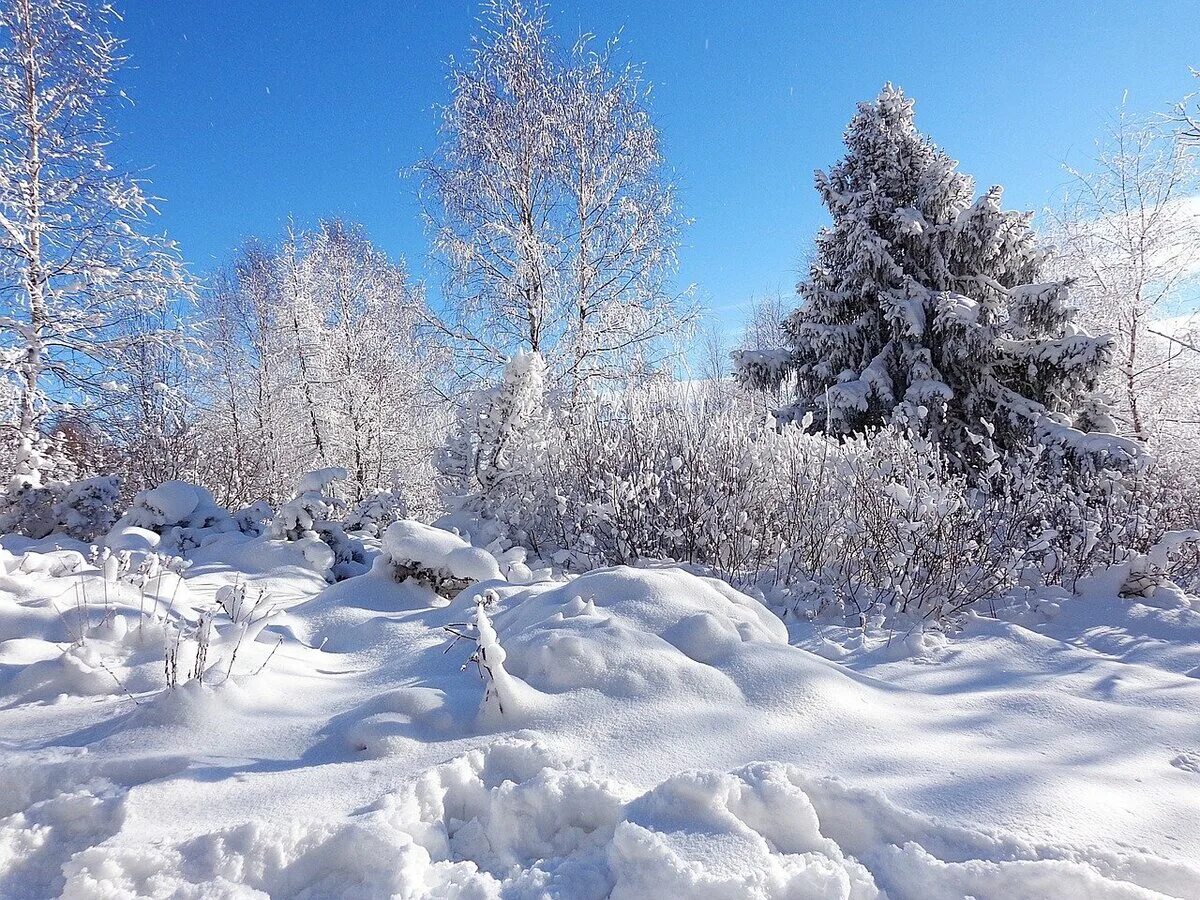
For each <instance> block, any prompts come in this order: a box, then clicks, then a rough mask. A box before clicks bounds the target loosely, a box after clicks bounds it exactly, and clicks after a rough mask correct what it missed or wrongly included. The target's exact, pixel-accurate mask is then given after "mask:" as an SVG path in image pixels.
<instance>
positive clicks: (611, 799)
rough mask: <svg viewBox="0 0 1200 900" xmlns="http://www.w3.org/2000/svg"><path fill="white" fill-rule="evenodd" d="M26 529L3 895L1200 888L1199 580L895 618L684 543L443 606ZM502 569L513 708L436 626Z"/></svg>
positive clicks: (228, 541)
mask: <svg viewBox="0 0 1200 900" xmlns="http://www.w3.org/2000/svg"><path fill="white" fill-rule="evenodd" d="M5 546H6V547H7V550H6V551H0V566H2V567H3V571H0V896H2V897H5V898H20V897H46V896H56V895H60V894H61V895H65V896H70V897H129V896H143V895H150V896H161V897H252V896H263V895H270V896H273V897H294V896H301V897H305V896H306V897H340V896H346V897H380V896H391V895H397V896H402V897H424V896H450V897H499V896H503V897H526V896H530V897H535V896H558V897H572V898H574V897H583V898H592V897H594V898H600V897H608V896H612V897H618V898H620V897H639V898H641V897H653V896H663V897H682V896H687V897H713V898H716V897H730V898H733V897H746V896H757V897H838V896H845V897H875V896H890V897H903V898H907V897H913V898H939V897H946V898H958V897H965V896H974V897H1046V896H1088V897H1137V896H1157V895H1163V894H1165V895H1169V896H1177V897H1200V863H1197V862H1196V861H1197V860H1200V829H1198V828H1197V827H1196V823H1197V822H1200V715H1198V714H1200V600H1196V599H1194V598H1188V597H1185V596H1183V595H1181V594H1179V593H1178V592H1172V591H1160V592H1159V594H1158V595H1157V596H1156V597H1155V598H1152V600H1151V601H1147V602H1133V601H1129V600H1122V599H1117V598H1115V597H1106V596H1104V595H1103V594H1102V593H1093V594H1092V595H1091V596H1087V597H1084V598H1067V597H1064V598H1060V599H1059V600H1058V601H1057V602H1055V603H1050V602H1048V601H1046V600H1045V599H1043V600H1042V601H1041V602H1038V603H1034V602H1031V603H1029V604H1027V605H1025V606H1022V604H1019V603H1018V604H1009V605H1008V606H1006V607H1005V609H1004V610H1002V611H1001V617H1000V618H976V619H973V620H972V621H970V622H969V623H967V625H966V628H965V630H964V631H963V632H962V633H961V634H958V635H955V636H954V637H952V638H943V637H938V638H934V637H931V636H928V635H926V636H924V637H921V638H919V639H918V638H913V637H912V636H906V635H899V634H894V635H891V636H890V640H889V639H888V638H889V636H888V635H886V634H883V633H880V632H875V631H870V632H866V633H855V632H848V631H846V630H845V629H834V628H831V627H828V626H816V625H811V624H808V623H803V622H794V623H790V625H787V626H785V625H784V623H782V622H781V621H780V620H779V619H777V618H776V617H775V616H774V615H773V614H771V613H770V612H768V611H767V610H766V609H765V608H764V607H762V606H761V605H760V604H758V603H757V602H756V601H754V600H751V599H750V598H748V597H746V596H744V595H742V594H739V593H738V592H736V591H734V590H732V589H731V588H729V587H727V586H725V585H723V584H721V583H720V582H716V581H711V580H707V579H701V578H697V577H695V576H693V575H690V574H687V573H686V572H683V571H681V570H679V569H675V568H660V569H642V570H633V569H611V570H604V571H599V572H595V573H591V574H588V575H584V576H582V577H579V578H577V579H574V580H572V581H570V582H568V583H563V582H555V581H544V582H538V583H534V584H531V585H525V586H517V585H509V584H505V583H503V582H500V581H491V582H486V583H484V584H483V585H478V586H475V587H473V588H471V589H468V590H467V591H466V592H465V593H463V594H462V595H460V596H459V597H457V598H456V599H455V600H454V601H453V602H451V603H449V604H447V603H446V602H445V601H443V600H441V599H440V598H438V597H436V595H434V594H433V593H432V592H431V591H430V590H428V589H427V588H424V587H421V586H419V585H416V584H414V583H412V582H408V583H404V584H398V583H396V582H395V581H394V580H392V579H391V578H389V577H388V575H387V574H386V573H385V572H382V571H375V572H372V573H371V574H367V575H362V576H359V577H356V578H351V579H349V580H347V581H343V582H341V583H339V584H337V585H335V586H333V587H329V588H326V587H325V586H324V584H323V582H322V580H321V579H320V578H319V577H318V576H317V575H314V574H313V573H312V572H311V570H310V569H309V568H307V567H306V566H305V561H304V559H303V557H302V556H301V555H300V554H299V553H298V552H297V551H295V550H294V549H292V548H288V547H286V546H284V545H282V544H279V543H276V542H269V541H265V540H262V539H258V540H248V539H245V538H243V537H242V536H240V535H237V536H224V537H221V538H219V539H218V540H217V541H216V542H214V543H213V544H210V545H207V546H205V547H204V548H202V549H201V550H199V551H196V553H195V554H194V560H195V564H194V565H193V567H192V568H191V569H189V570H188V571H187V573H186V577H185V578H184V580H183V583H182V584H177V581H176V579H175V576H173V575H170V574H166V575H161V576H159V577H158V578H157V580H155V579H153V578H152V579H150V580H149V581H148V582H147V583H146V584H143V585H142V586H141V587H138V586H135V585H134V584H131V583H129V581H130V579H129V578H125V579H124V580H122V579H121V578H120V577H119V576H118V577H117V578H116V579H115V580H114V579H110V580H109V581H108V582H107V583H106V582H105V579H104V578H103V577H102V575H101V574H100V573H99V572H98V571H97V570H96V569H95V568H94V567H92V566H90V565H88V564H86V562H85V561H84V560H82V559H80V558H78V557H75V556H73V555H72V553H71V552H69V551H59V552H50V553H47V552H43V551H47V550H49V548H50V545H49V544H46V543H44V544H40V545H30V544H29V543H28V542H25V541H21V540H20V539H15V538H7V539H5ZM75 549H77V550H83V551H84V552H85V553H86V548H82V547H78V546H77V547H76V548H75ZM5 571H6V572H7V573H8V574H3V572H5ZM109 574H110V575H111V574H112V573H111V572H110V573H109ZM134 580H136V579H134ZM231 585H243V586H247V590H245V591H244V599H243V600H242V602H243V603H244V604H245V609H241V610H235V611H234V614H233V615H232V616H230V615H228V614H221V615H224V618H223V619H222V618H221V616H220V615H218V616H217V617H215V618H214V620H213V622H214V624H213V629H214V630H213V645H212V647H211V648H210V651H209V654H210V655H209V658H208V660H207V663H208V675H207V676H206V681H207V682H208V683H207V684H203V685H202V684H199V683H196V682H195V681H191V682H189V681H188V680H187V677H186V676H187V672H188V670H189V668H190V666H191V657H190V656H189V654H190V653H194V650H193V649H191V648H190V646H189V645H188V644H187V643H186V642H183V643H181V644H180V645H179V646H180V660H181V662H180V673H181V674H180V677H179V681H180V684H179V686H178V687H176V688H175V689H173V690H168V689H166V688H165V675H164V652H163V648H164V645H171V646H174V644H173V638H172V635H173V634H174V630H173V623H174V622H176V621H192V622H195V621H197V620H198V618H199V616H200V615H201V613H202V612H203V611H204V610H205V609H207V608H210V607H211V606H212V605H213V603H214V602H215V600H216V598H217V597H218V591H219V590H220V589H221V588H222V586H226V588H228V586H231ZM260 589H261V590H262V591H263V592H264V597H265V599H264V600H263V601H261V603H260V604H259V605H258V606H254V601H255V599H256V598H257V597H258V592H259V590H260ZM486 589H491V590H494V591H495V592H496V594H497V597H498V599H496V601H495V602H494V603H493V604H492V605H491V606H490V607H489V608H488V610H487V614H488V615H489V618H490V621H491V623H492V625H493V626H494V628H495V631H496V633H497V634H498V636H499V641H500V644H501V646H502V647H503V648H504V656H505V658H504V660H503V666H502V668H503V669H504V673H506V675H507V678H506V677H505V674H504V673H502V674H501V675H499V676H498V677H497V680H496V682H495V686H496V689H497V690H498V691H499V698H498V700H499V702H497V698H495V697H493V698H492V699H490V700H485V698H484V695H485V684H484V682H483V681H482V680H481V678H480V675H479V673H478V672H477V670H476V667H475V665H474V664H468V666H467V669H466V671H463V670H462V667H463V665H464V663H467V662H468V657H469V656H470V655H471V652H472V650H473V649H474V645H473V644H472V643H471V642H470V641H466V640H460V641H458V642H456V643H454V644H451V641H450V637H451V636H450V634H449V633H448V632H447V631H446V630H445V629H446V627H447V626H450V627H452V628H456V630H460V631H461V630H462V629H461V628H458V625H459V623H470V622H473V621H474V618H475V615H476V608H475V603H474V600H475V598H476V597H477V596H479V595H480V594H481V592H482V591H484V590H486ZM220 596H221V597H223V598H224V600H225V602H226V605H228V604H229V602H230V597H231V596H232V594H231V593H230V591H229V590H228V589H227V590H226V591H225V592H224V593H223V594H220ZM84 597H86V600H87V604H86V606H87V609H86V610H85V609H84V604H83V603H82V602H81V601H82V598H84ZM1152 604H1153V605H1152ZM272 609H274V610H275V613H274V614H273V615H271V616H268V612H269V611H270V610H272ZM83 616H87V617H88V618H89V619H90V623H91V628H90V629H87V628H85V629H84V632H85V634H86V640H85V641H84V642H82V643H80V642H79V641H78V640H77V638H78V635H79V633H80V624H81V621H82V617H83ZM235 619H236V620H238V621H236V622H235V621H234V620H235ZM789 627H790V634H789ZM260 628H261V631H258V629H260ZM256 632H257V635H256ZM239 636H240V637H241V638H242V641H241V643H240V644H239V643H238V637H239ZM255 638H256V639H255ZM235 647H236V655H233V650H234V648H235ZM491 661H492V663H493V664H495V663H496V662H497V656H496V654H495V652H493V655H492V657H491ZM501 705H503V711H501V709H500V706H501Z"/></svg>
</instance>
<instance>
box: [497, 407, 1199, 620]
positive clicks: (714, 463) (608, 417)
mask: <svg viewBox="0 0 1200 900" xmlns="http://www.w3.org/2000/svg"><path fill="white" fill-rule="evenodd" d="M551 427H552V429H553V434H552V437H551V439H550V440H546V437H545V435H539V436H538V438H537V439H538V446H537V453H538V455H539V457H540V459H541V465H540V466H539V469H538V471H536V472H531V473H528V474H527V475H525V477H523V478H521V479H513V480H509V481H506V482H504V483H501V484H498V485H494V486H493V487H492V489H491V490H490V491H489V492H488V493H487V494H486V495H485V496H484V497H483V499H484V501H486V502H484V503H483V504H482V509H481V512H482V514H483V515H484V516H485V517H486V518H489V519H490V520H491V523H492V524H493V525H499V526H500V527H502V528H503V529H504V531H505V534H506V536H507V538H508V540H509V541H511V542H512V543H515V544H519V545H521V546H524V547H527V548H529V549H530V550H531V551H533V552H534V553H535V554H538V555H540V556H541V557H542V558H543V559H546V560H548V561H552V562H554V563H556V564H557V565H559V566H561V567H562V568H564V569H568V570H570V569H574V570H583V569H589V568H593V567H596V566H600V565H609V564H619V563H638V562H643V561H646V560H659V559H668V560H674V561H677V562H685V563H691V564H695V565H698V566H702V567H704V568H705V569H707V570H709V571H711V572H713V573H714V574H716V575H719V576H720V577H723V578H725V579H726V580H728V581H731V582H732V583H734V584H737V585H739V586H741V587H743V588H757V589H760V590H763V591H764V592H766V593H770V594H771V595H772V596H773V597H774V598H776V599H777V600H778V601H779V602H780V603H781V604H783V605H785V606H786V607H787V608H790V609H793V610H795V611H797V612H803V613H804V614H809V615H811V614H816V613H830V612H832V613H835V614H844V615H846V616H848V617H851V618H854V619H857V618H859V617H860V616H862V615H864V614H866V613H867V612H868V611H870V610H879V609H880V608H883V609H886V610H890V611H893V612H895V613H903V614H906V615H909V616H916V617H925V618H932V619H937V618H941V617H944V616H946V615H950V614H952V613H955V612H958V611H961V610H964V609H966V608H968V607H970V606H972V605H974V604H976V603H979V602H980V601H985V600H988V599H991V598H995V597H997V596H999V595H1001V594H1003V593H1004V592H1005V591H1007V590H1009V589H1010V588H1012V587H1013V586H1014V585H1016V584H1017V583H1018V582H1019V581H1022V580H1024V581H1026V582H1028V581H1029V580H1030V579H1035V580H1037V581H1038V582H1039V583H1056V584H1067V585H1069V586H1073V585H1074V583H1075V582H1076V581H1077V580H1078V579H1079V578H1080V577H1082V576H1083V575H1086V574H1089V573H1091V572H1093V571H1096V569H1097V568H1098V567H1101V566H1105V565H1112V564H1117V563H1121V562H1123V561H1125V560H1127V559H1129V558H1130V557H1131V555H1133V554H1136V553H1144V552H1146V551H1147V550H1148V549H1149V547H1151V546H1152V545H1153V544H1154V542H1155V541H1156V540H1157V539H1158V538H1160V537H1161V536H1162V535H1163V534H1164V533H1165V532H1166V531H1168V530H1170V529H1171V528H1172V527H1179V526H1180V523H1179V522H1178V521H1176V520H1177V519H1178V518H1179V517H1178V516H1174V515H1173V514H1172V512H1171V510H1172V503H1171V502H1170V501H1169V500H1167V499H1166V498H1165V497H1164V496H1162V492H1163V490H1164V489H1165V484H1166V482H1165V481H1164V479H1163V476H1162V474H1161V473H1159V472H1157V471H1154V470H1150V469H1144V470H1142V471H1138V472H1133V473H1121V472H1114V471H1108V470H1100V471H1097V472H1092V473H1086V474H1081V473H1079V472H1077V471H1074V470H1072V469H1071V468H1070V467H1069V466H1063V465H1061V464H1060V463H1061V460H1060V459H1058V458H1056V457H1055V456H1054V453H1053V451H1052V450H1048V449H1046V448H1040V447H1039V448H1030V451H1029V453H1028V454H1026V455H1023V456H1016V457H1012V456H1010V457H1003V456H1001V455H1000V454H999V453H998V452H997V451H996V450H995V447H994V446H993V445H992V443H991V441H990V437H989V433H988V428H987V426H986V425H984V424H983V423H981V425H980V429H979V430H980V434H979V435H976V436H975V438H976V439H977V440H978V450H979V453H980V455H981V458H982V459H985V460H988V464H987V466H986V467H985V468H984V470H983V473H982V476H981V478H980V479H979V480H976V481H973V482H969V481H968V480H967V477H966V476H964V475H961V474H956V472H955V471H954V469H953V467H952V466H951V465H950V464H949V462H948V460H946V459H945V458H944V457H943V456H942V455H941V454H940V453H939V451H938V449H937V448H936V447H935V446H933V445H932V444H930V443H928V442H925V441H923V440H921V439H919V438H911V437H909V436H908V435H906V434H903V433H901V432H900V431H899V430H897V429H894V428H893V429H884V430H880V431H876V432H874V433H872V434H870V435H868V436H866V437H858V438H849V439H841V440H839V439H836V438H828V437H826V436H823V435H819V434H810V433H807V432H806V430H805V429H803V428H795V427H782V428H779V427H776V426H775V424H774V422H773V421H771V420H770V419H767V418H764V417H762V416H761V415H757V416H756V415H755V414H754V412H753V410H752V407H751V406H750V405H749V404H748V403H747V402H745V401H743V400H741V399H739V398H738V397H737V396H736V395H730V394H728V393H718V392H710V391H709V392H706V391H692V392H688V391H687V390H686V389H683V388H680V387H679V386H677V385H676V386H670V387H656V388H649V389H642V390H637V391H633V392H629V393H625V394H622V395H619V396H609V397H602V398H596V399H593V400H591V401H589V402H586V403H583V404H579V405H577V406H576V407H575V408H574V410H573V411H572V412H571V413H570V414H569V415H564V416H560V417H559V418H558V420H557V421H555V422H554V423H553V424H552V426H551ZM513 452H514V454H516V453H519V451H518V450H515V449H514V451H513Z"/></svg>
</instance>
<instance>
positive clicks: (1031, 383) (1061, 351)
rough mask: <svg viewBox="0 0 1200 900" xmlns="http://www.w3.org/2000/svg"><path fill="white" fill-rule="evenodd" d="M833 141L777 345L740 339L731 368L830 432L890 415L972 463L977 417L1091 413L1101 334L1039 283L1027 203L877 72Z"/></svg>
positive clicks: (1052, 432) (787, 414) (1009, 435)
mask: <svg viewBox="0 0 1200 900" xmlns="http://www.w3.org/2000/svg"><path fill="white" fill-rule="evenodd" d="M845 143H846V147H847V154H846V156H845V157H844V158H843V159H842V161H841V162H840V163H838V165H837V166H835V167H834V168H833V169H832V170H830V171H829V172H828V173H824V172H818V173H817V189H818V191H819V192H820V194H821V198H822V200H823V201H824V203H825V205H826V206H827V207H828V209H829V211H830V214H831V215H832V217H833V224H832V226H831V227H829V228H827V229H825V230H823V231H822V232H821V233H820V234H819V235H818V237H817V248H816V256H815V259H814V261H813V263H812V265H811V268H810V271H809V275H808V278H807V279H805V280H804V281H803V282H801V284H800V286H799V293H800V296H801V299H802V301H803V305H802V306H801V307H800V308H799V309H798V310H797V311H796V312H795V313H793V314H792V315H791V316H790V317H789V318H788V319H787V320H786V322H785V323H784V326H783V327H784V331H785V333H786V338H787V346H786V347H785V348H784V349H783V350H779V349H766V350H752V351H747V352H744V353H741V354H739V355H738V359H737V364H738V371H739V375H740V377H741V378H742V379H743V381H744V382H746V383H747V384H749V385H751V386H755V387H763V388H778V387H779V386H780V385H781V384H783V383H784V382H785V381H786V380H788V379H795V388H794V391H793V396H792V397H791V399H790V401H789V402H786V403H785V404H784V406H783V407H782V408H781V409H780V410H778V412H777V417H778V418H779V419H780V420H782V421H794V422H799V423H801V424H804V425H809V426H811V427H813V428H817V429H820V430H823V431H826V432H829V433H831V434H835V435H851V434H861V433H864V432H866V431H868V430H871V429H874V428H879V427H882V426H885V425H887V424H890V423H901V424H903V425H906V426H907V427H911V428H913V429H914V430H916V431H918V432H921V433H923V434H926V435H928V436H929V437H931V438H933V439H934V440H936V441H937V442H938V443H939V444H940V445H942V446H943V447H944V448H945V450H946V451H947V452H948V453H949V454H950V455H951V457H952V458H954V459H956V460H957V461H958V462H959V464H960V465H965V466H967V467H971V466H972V465H973V464H974V462H975V460H974V459H973V457H974V455H975V452H976V451H975V450H974V448H975V447H976V446H977V445H978V444H979V443H980V441H981V439H982V437H983V436H984V432H985V431H991V432H992V433H991V438H992V440H993V441H994V443H995V444H996V445H997V446H999V447H1002V448H1013V449H1015V448H1016V447H1018V446H1021V445H1024V444H1025V443H1027V442H1028V441H1029V439H1030V436H1031V435H1032V434H1034V433H1035V432H1038V433H1040V434H1041V435H1042V437H1044V438H1046V439H1048V440H1052V441H1054V442H1058V443H1064V442H1065V443H1072V444H1077V443H1078V442H1077V441H1076V440H1075V439H1076V438H1077V437H1078V436H1080V433H1079V431H1076V430H1074V428H1072V426H1077V427H1078V428H1081V429H1084V430H1088V429H1089V428H1091V427H1093V426H1094V425H1096V424H1101V423H1102V422H1103V420H1102V416H1101V415H1100V413H1099V411H1098V410H1096V409H1095V408H1094V407H1093V406H1092V405H1091V402H1090V400H1091V397H1090V395H1091V393H1092V391H1093V389H1094V388H1095V387H1096V385H1097V382H1098V379H1099V376H1100V372H1101V370H1102V368H1103V366H1104V365H1105V363H1106V362H1107V359H1108V356H1109V354H1110V352H1111V350H1110V342H1109V340H1108V339H1103V338H1093V337H1090V336H1088V335H1087V334H1085V333H1083V332H1082V331H1080V330H1079V329H1077V328H1076V327H1075V326H1073V325H1072V324H1071V318H1072V311H1071V309H1070V308H1069V307H1068V305H1067V285H1066V283H1064V282H1052V283H1042V278H1043V272H1042V267H1043V260H1044V255H1043V253H1042V251H1041V250H1039V249H1038V247H1037V246H1036V243H1035V240H1034V235H1033V232H1032V231H1031V230H1030V227H1029V216H1028V215H1026V214H1020V213H1014V212H1006V211H1003V210H1002V209H1001V208H1000V197H1001V189H1000V188H999V187H994V188H992V189H991V190H989V191H988V192H987V193H985V194H984V195H983V196H982V197H979V198H978V199H976V198H975V196H974V183H973V182H972V180H971V179H970V177H968V176H966V175H964V174H962V173H961V172H959V171H957V164H956V163H955V162H954V160H952V159H951V158H950V157H949V156H947V155H946V154H945V153H944V152H943V151H942V150H940V149H939V148H938V147H937V146H936V145H934V144H933V142H932V141H930V140H929V138H927V137H925V136H924V135H922V134H921V133H920V132H918V131H917V129H916V127H915V125H914V123H913V104H912V101H911V100H910V99H909V98H907V97H906V96H905V95H904V94H903V93H902V92H901V91H899V90H897V89H895V88H893V87H891V86H890V85H888V86H887V87H885V88H884V90H883V92H882V93H881V94H880V95H879V97H878V99H876V100H875V101H874V102H871V103H864V104H862V105H860V107H859V110H858V113H857V114H856V115H855V116H854V118H853V119H852V120H851V122H850V125H849V127H848V128H847V131H846V135H845Z"/></svg>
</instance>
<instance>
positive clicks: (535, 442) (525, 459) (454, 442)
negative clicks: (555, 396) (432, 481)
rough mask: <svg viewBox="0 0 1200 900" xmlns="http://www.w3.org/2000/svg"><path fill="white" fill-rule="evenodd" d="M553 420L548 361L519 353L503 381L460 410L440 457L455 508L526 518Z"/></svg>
mask: <svg viewBox="0 0 1200 900" xmlns="http://www.w3.org/2000/svg"><path fill="white" fill-rule="evenodd" d="M549 422H550V411H549V408H548V405H547V401H546V364H545V362H544V361H543V360H542V357H541V354H539V353H524V352H522V353H517V354H516V355H515V356H513V357H512V359H510V360H509V361H508V365H507V366H506V367H505V369H504V374H503V375H502V376H501V379H500V382H499V383H498V384H497V385H495V386H494V387H491V388H486V389H484V390H480V391H478V392H476V393H475V395H474V396H472V397H471V398H470V399H469V400H468V401H467V403H466V405H465V406H464V407H463V408H462V409H461V410H460V411H459V414H458V417H457V419H456V421H455V423H454V427H453V429H452V430H451V433H450V436H449V439H448V440H447V443H446V446H445V447H444V448H443V450H442V452H441V454H440V456H439V459H438V469H439V471H440V472H441V475H442V487H443V493H444V495H445V499H446V503H447V506H448V507H450V509H451V510H452V512H461V513H465V514H466V515H467V516H469V517H471V516H474V517H486V518H489V519H494V520H497V521H499V522H501V523H504V524H512V523H516V522H519V521H521V520H523V519H524V518H526V516H527V514H528V511H529V509H530V502H531V501H532V496H531V495H530V494H529V493H528V492H527V490H525V488H526V486H527V484H528V482H529V480H530V479H531V478H533V477H535V476H536V474H537V473H538V471H539V470H540V469H541V467H542V457H543V454H544V452H545V449H546V444H547V440H548V437H549V435H548V428H549Z"/></svg>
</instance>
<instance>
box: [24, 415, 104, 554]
mask: <svg viewBox="0 0 1200 900" xmlns="http://www.w3.org/2000/svg"><path fill="white" fill-rule="evenodd" d="M74 476H75V467H74V466H73V465H72V464H71V462H70V461H69V460H68V459H67V458H66V457H65V456H64V455H63V454H62V453H60V452H59V451H58V448H57V445H56V443H55V442H54V441H52V440H50V439H49V438H39V439H38V440H37V441H36V442H34V441H30V440H29V439H22V440H20V441H19V442H17V446H16V448H15V454H14V464H13V474H12V475H11V477H10V478H9V481H8V485H7V487H6V489H5V491H4V493H3V494H0V534H9V533H13V534H24V535H27V536H29V537H32V538H42V537H46V536H47V535H50V534H66V535H68V536H70V537H73V538H76V539H77V540H82V541H91V540H94V539H95V538H96V537H97V536H99V535H101V534H103V533H104V532H106V531H107V530H108V528H109V527H111V526H112V520H113V518H115V512H114V510H115V508H116V504H117V502H118V496H119V482H118V480H117V479H116V478H115V477H105V478H85V479H82V480H73V479H74Z"/></svg>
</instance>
